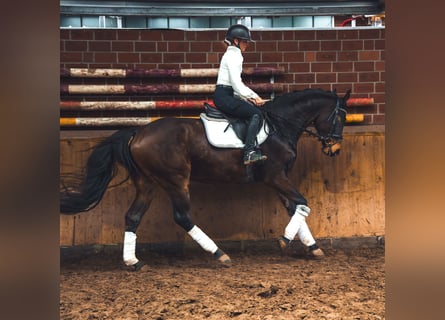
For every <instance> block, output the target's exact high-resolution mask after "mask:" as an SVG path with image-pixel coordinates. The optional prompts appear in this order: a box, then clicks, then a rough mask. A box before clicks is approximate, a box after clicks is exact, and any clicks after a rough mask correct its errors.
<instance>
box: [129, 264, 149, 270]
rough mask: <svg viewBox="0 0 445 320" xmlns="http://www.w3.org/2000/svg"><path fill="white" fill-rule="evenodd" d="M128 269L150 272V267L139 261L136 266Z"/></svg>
mask: <svg viewBox="0 0 445 320" xmlns="http://www.w3.org/2000/svg"><path fill="white" fill-rule="evenodd" d="M128 268H129V269H130V271H133V272H135V271H147V270H148V265H146V264H145V263H144V262H142V261H138V262H136V263H135V264H133V265H131V266H128Z"/></svg>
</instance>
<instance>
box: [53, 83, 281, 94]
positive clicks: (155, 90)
mask: <svg viewBox="0 0 445 320" xmlns="http://www.w3.org/2000/svg"><path fill="white" fill-rule="evenodd" d="M249 87H250V88H251V89H252V90H254V91H257V92H271V91H283V84H281V83H253V84H249ZM215 88H216V85H215V84H154V85H134V84H120V85H84V84H61V85H60V93H61V94H159V93H181V94H184V93H190V94H193V93H213V92H214V91H215Z"/></svg>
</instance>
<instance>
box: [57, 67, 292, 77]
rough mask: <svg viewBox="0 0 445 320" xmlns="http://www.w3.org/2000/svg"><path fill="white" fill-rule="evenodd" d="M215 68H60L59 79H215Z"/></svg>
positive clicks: (267, 70)
mask: <svg viewBox="0 0 445 320" xmlns="http://www.w3.org/2000/svg"><path fill="white" fill-rule="evenodd" d="M283 73H284V67H278V68H274V67H250V68H244V69H243V72H242V74H243V75H256V76H260V75H264V76H266V75H268V76H272V75H281V74H283ZM217 75H218V69H217V68H193V69H88V68H62V69H60V76H61V77H73V78H159V77H162V78H206V77H216V76H217Z"/></svg>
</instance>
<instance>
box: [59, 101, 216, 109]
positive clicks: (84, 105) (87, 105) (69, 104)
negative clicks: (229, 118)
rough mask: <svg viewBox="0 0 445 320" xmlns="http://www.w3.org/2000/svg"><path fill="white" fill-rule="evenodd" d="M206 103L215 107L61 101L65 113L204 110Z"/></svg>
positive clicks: (193, 103) (180, 103) (200, 103)
mask: <svg viewBox="0 0 445 320" xmlns="http://www.w3.org/2000/svg"><path fill="white" fill-rule="evenodd" d="M204 103H208V104H210V105H212V106H213V105H214V104H213V102H211V101H207V100H186V101H61V102H60V109H61V110H63V111H68V110H71V111H80V110H86V111H87V110H91V111H93V110H94V111H98V110H163V109H203V108H204Z"/></svg>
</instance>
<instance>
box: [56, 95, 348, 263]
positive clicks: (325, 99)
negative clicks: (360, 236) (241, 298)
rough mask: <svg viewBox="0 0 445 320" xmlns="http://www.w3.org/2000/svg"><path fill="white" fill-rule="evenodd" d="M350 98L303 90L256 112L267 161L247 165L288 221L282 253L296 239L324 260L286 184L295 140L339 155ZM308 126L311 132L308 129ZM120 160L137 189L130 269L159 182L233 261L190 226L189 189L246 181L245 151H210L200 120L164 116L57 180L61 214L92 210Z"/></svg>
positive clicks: (113, 139)
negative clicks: (75, 174) (75, 175)
mask: <svg viewBox="0 0 445 320" xmlns="http://www.w3.org/2000/svg"><path fill="white" fill-rule="evenodd" d="M349 95H350V91H348V92H347V93H346V94H345V96H343V97H342V98H341V97H338V96H337V94H336V93H335V92H331V91H323V90H319V89H306V90H302V91H296V92H293V93H288V94H284V95H282V96H280V97H277V98H275V100H273V101H270V102H267V103H266V104H265V105H264V106H263V107H262V108H261V110H262V112H263V114H264V118H265V119H266V122H267V124H268V127H269V131H270V133H269V136H268V137H267V139H266V140H265V141H264V142H263V143H262V144H261V145H260V149H261V151H262V153H264V154H266V155H267V156H268V159H267V160H266V161H264V162H262V163H259V164H254V165H252V167H251V170H252V171H253V173H254V174H253V176H254V180H255V181H261V182H263V183H264V184H266V185H267V186H269V187H271V188H273V189H274V190H275V191H276V192H277V194H278V196H279V198H280V199H281V201H282V203H283V204H284V206H285V208H286V209H287V212H288V214H289V216H290V217H291V218H290V222H289V224H288V225H287V226H286V228H285V230H284V234H283V236H282V237H281V238H280V239H278V244H279V246H280V248H281V249H282V250H284V249H285V248H286V247H288V245H289V242H290V241H292V240H293V239H294V238H295V237H298V238H299V239H300V241H301V242H302V243H303V244H305V245H306V246H307V248H308V252H309V253H312V255H313V256H315V257H321V256H323V251H322V250H321V249H320V248H318V246H317V244H316V243H315V240H314V239H313V237H312V234H311V233H310V231H309V228H308V226H307V224H306V221H305V218H306V217H307V216H308V214H309V212H310V209H309V207H308V206H307V201H306V199H305V198H304V197H303V195H302V194H300V192H299V191H298V190H297V188H296V187H295V186H294V185H293V184H292V183H291V182H290V181H289V179H288V174H289V172H290V170H291V169H292V166H293V164H294V163H295V160H296V157H297V154H296V144H297V141H298V139H299V138H300V136H301V135H302V134H303V132H305V131H306V132H308V133H309V134H310V135H314V136H316V137H317V138H318V139H319V141H320V142H321V145H322V152H323V153H325V154H326V155H328V156H334V155H337V154H338V153H339V151H340V148H341V141H342V132H343V127H344V124H345V120H346V110H345V107H346V101H347V99H348V98H349ZM310 125H313V126H314V127H315V130H316V132H314V131H310V130H308V129H307V127H308V126H310ZM117 163H120V164H121V165H123V166H124V167H125V168H126V169H127V170H128V172H129V177H130V178H131V179H132V181H133V183H134V186H135V188H136V197H135V199H134V201H133V203H132V205H131V206H130V208H129V209H128V211H127V213H126V215H125V234H124V248H123V260H124V263H125V264H126V265H127V266H130V267H132V268H134V269H135V270H138V269H140V268H141V267H142V266H143V262H141V261H139V260H138V259H137V258H136V255H135V248H136V230H137V228H138V226H139V224H140V222H141V219H142V217H143V216H144V214H145V212H146V211H147V210H148V208H149V207H150V203H151V201H152V199H153V190H154V188H155V187H156V185H159V186H161V187H162V188H163V189H164V190H165V191H166V193H167V195H168V196H169V198H170V200H171V202H172V211H173V219H174V221H175V222H176V223H177V224H178V225H180V226H181V227H182V228H183V229H184V230H185V231H186V232H187V233H188V234H189V235H190V236H191V237H192V238H193V239H194V240H195V241H196V242H198V243H199V244H200V245H201V247H202V248H203V249H204V250H206V251H208V252H210V253H211V254H213V255H214V256H215V258H216V259H218V260H219V261H221V262H222V263H224V264H230V258H229V256H228V255H227V254H225V253H224V252H223V251H222V250H221V249H219V248H218V246H217V245H216V244H215V242H213V240H212V239H210V237H208V236H207V235H206V234H205V233H204V232H203V231H202V230H201V229H200V228H199V227H198V226H197V225H196V224H195V223H194V222H193V220H192V218H191V215H190V194H189V184H190V180H194V181H199V182H205V183H224V182H230V183H247V182H249V181H251V179H249V174H248V173H247V172H248V170H246V166H245V165H244V164H243V162H242V149H236V148H225V149H221V148H215V147H213V146H211V145H210V144H209V143H208V141H207V138H206V135H205V132H204V127H203V124H202V122H201V120H199V119H186V118H162V119H160V120H157V121H155V122H152V123H149V124H147V125H145V126H142V127H137V128H127V129H122V130H119V131H117V132H115V133H114V134H112V135H111V136H110V137H108V138H106V139H105V140H103V141H102V142H101V143H99V144H98V145H97V146H96V147H95V148H94V150H93V151H92V153H91V155H90V157H89V158H88V162H87V165H86V170H85V175H82V176H81V177H79V180H78V182H77V183H74V185H66V184H64V182H63V177H62V179H61V181H62V186H63V187H62V188H61V199H60V211H61V213H63V214H76V213H79V212H83V211H88V210H90V209H92V208H94V207H95V206H96V205H97V204H98V203H99V202H100V200H101V199H102V196H103V195H104V193H105V191H106V189H107V187H108V184H109V182H110V181H111V180H112V179H113V178H114V177H115V175H116V173H117V166H116V165H117Z"/></svg>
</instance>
